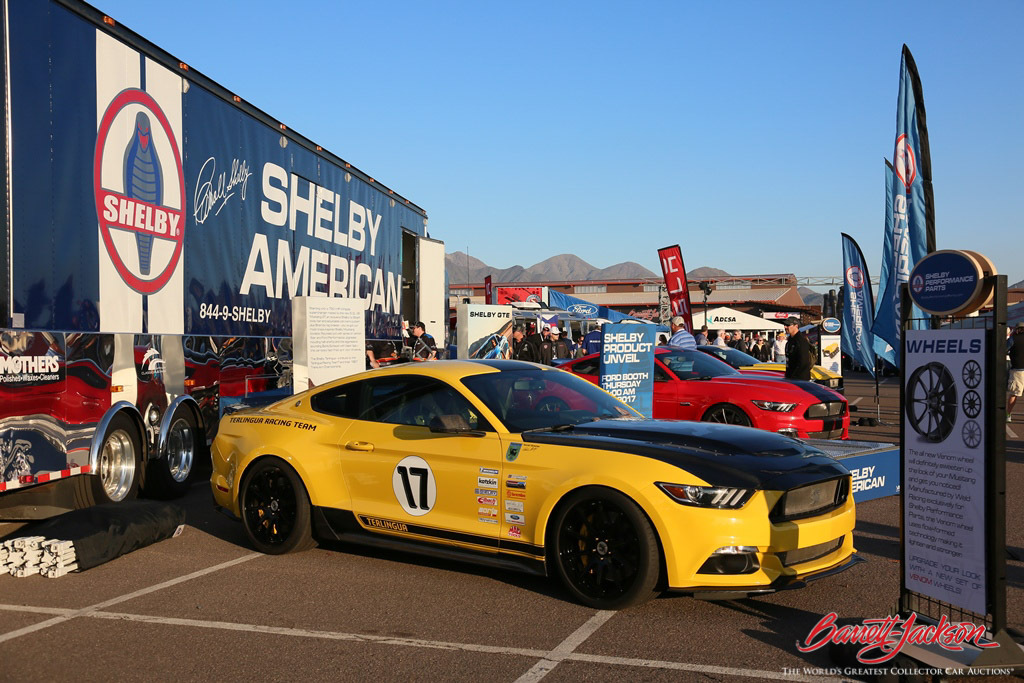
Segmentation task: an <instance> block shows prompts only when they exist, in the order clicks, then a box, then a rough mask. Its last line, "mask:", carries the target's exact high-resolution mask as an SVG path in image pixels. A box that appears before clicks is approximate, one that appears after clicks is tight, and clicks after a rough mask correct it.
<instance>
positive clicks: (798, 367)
mask: <svg viewBox="0 0 1024 683" xmlns="http://www.w3.org/2000/svg"><path fill="white" fill-rule="evenodd" d="M786 334H788V335H789V341H787V342H786V379H806V380H810V379H811V366H812V365H814V363H813V362H812V361H811V342H810V341H808V339H807V335H806V334H804V333H803V332H801V331H800V320H799V319H797V318H787V319H786Z"/></svg>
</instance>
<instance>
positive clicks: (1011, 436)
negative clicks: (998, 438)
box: [1006, 425, 1017, 439]
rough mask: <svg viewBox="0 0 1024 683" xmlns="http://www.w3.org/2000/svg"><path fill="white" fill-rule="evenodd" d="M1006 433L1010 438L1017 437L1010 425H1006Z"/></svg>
mask: <svg viewBox="0 0 1024 683" xmlns="http://www.w3.org/2000/svg"><path fill="white" fill-rule="evenodd" d="M1006 433H1007V434H1008V435H1009V436H1010V438H1011V439H1016V438H1017V435H1016V434H1015V433H1014V431H1013V430H1012V429H1010V425H1006Z"/></svg>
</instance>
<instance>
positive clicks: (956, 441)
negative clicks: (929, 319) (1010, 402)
mask: <svg viewBox="0 0 1024 683" xmlns="http://www.w3.org/2000/svg"><path fill="white" fill-rule="evenodd" d="M905 351H906V355H905V356H904V359H903V360H904V372H905V373H906V374H905V375H904V376H905V377H906V378H907V379H906V386H905V387H904V400H905V409H904V415H903V421H904V422H903V433H904V443H903V447H904V448H905V449H906V452H905V453H904V471H903V486H904V497H903V506H904V507H903V515H904V520H905V522H904V524H905V528H904V530H903V533H904V539H905V543H906V546H905V551H904V552H905V554H906V557H905V562H904V565H903V572H904V582H905V585H906V588H907V590H911V591H914V592H916V593H921V594H923V595H927V596H929V597H932V598H935V599H936V600H941V601H943V602H948V603H950V604H952V605H956V606H958V607H961V608H963V609H966V610H970V611H972V612H975V613H977V614H985V612H986V595H987V585H986V573H985V556H986V553H985V446H986V443H985V430H984V424H985V415H986V411H987V410H989V409H990V408H991V407H990V406H986V405H985V397H986V395H987V394H986V386H985V373H984V368H985V367H986V365H985V355H986V354H985V352H986V345H985V330H983V329H968V330H907V331H906V346H905ZM997 362H1002V359H998V360H997Z"/></svg>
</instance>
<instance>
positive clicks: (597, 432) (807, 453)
mask: <svg viewBox="0 0 1024 683" xmlns="http://www.w3.org/2000/svg"><path fill="white" fill-rule="evenodd" d="M701 432H706V433H705V434H702V433H701ZM729 437H735V438H734V439H730V438H729ZM522 439H523V441H525V442H527V443H540V444H550V445H556V446H571V447H575V448H589V449H595V450H608V451H615V452H618V453H628V454H630V455H636V456H639V457H643V458H650V459H652V460H658V461H660V462H665V463H668V464H670V465H674V466H676V467H678V468H680V469H682V470H685V471H686V472H688V473H690V474H692V475H693V476H695V477H698V478H700V479H702V480H703V481H705V482H707V483H708V484H709V485H711V486H731V487H740V488H750V489H773V490H779V491H785V490H788V489H791V488H794V487H796V486H801V485H803V484H807V483H810V482H812V481H818V480H821V479H829V478H832V477H836V476H845V475H848V474H849V471H848V470H847V469H846V468H845V467H843V466H842V465H840V464H839V463H838V462H837V461H835V460H833V459H832V458H831V457H829V456H828V455H825V454H824V453H822V452H821V451H819V450H817V449H815V448H811V447H809V446H805V445H804V444H802V443H800V442H798V441H794V440H792V439H788V438H787V437H784V436H781V435H778V434H772V433H770V432H764V431H761V430H755V429H752V428H748V427H733V426H729V425H709V424H707V423H687V422H675V421H661V420H659V421H653V420H651V421H646V420H622V421H619V420H604V421H601V422H594V423H589V424H586V425H580V426H578V427H576V428H574V429H573V430H572V431H567V432H551V431H541V432H526V433H524V434H523V435H522Z"/></svg>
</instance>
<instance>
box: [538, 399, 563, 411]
mask: <svg viewBox="0 0 1024 683" xmlns="http://www.w3.org/2000/svg"><path fill="white" fill-rule="evenodd" d="M537 410H538V411H539V412H542V413H560V412H562V411H563V410H569V404H568V403H566V402H565V401H563V400H562V399H560V398H558V397H557V396H546V397H545V398H542V399H541V400H540V402H539V403H538V404H537Z"/></svg>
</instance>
